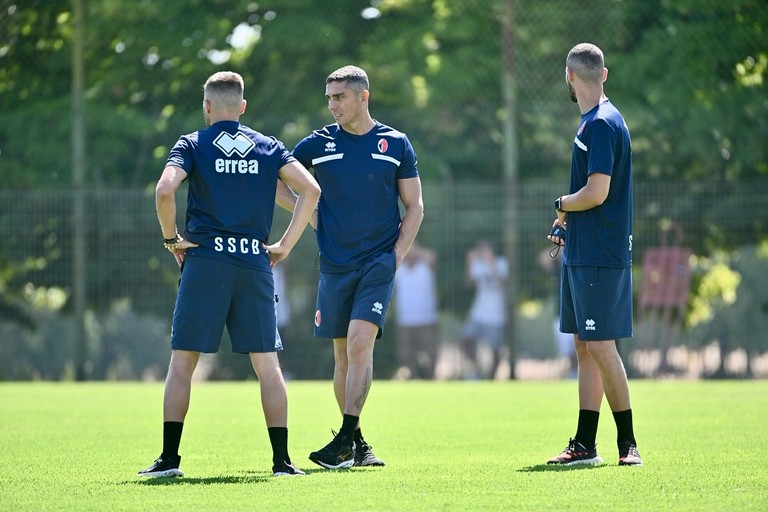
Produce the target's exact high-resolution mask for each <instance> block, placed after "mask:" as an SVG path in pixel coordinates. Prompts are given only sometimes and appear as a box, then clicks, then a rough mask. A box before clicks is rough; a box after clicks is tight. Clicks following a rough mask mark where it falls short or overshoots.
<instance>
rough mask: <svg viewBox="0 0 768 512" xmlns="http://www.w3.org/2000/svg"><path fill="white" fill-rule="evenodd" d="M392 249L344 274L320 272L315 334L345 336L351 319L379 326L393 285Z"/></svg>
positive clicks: (385, 311)
mask: <svg viewBox="0 0 768 512" xmlns="http://www.w3.org/2000/svg"><path fill="white" fill-rule="evenodd" d="M395 266H396V257H395V251H390V252H385V253H383V254H380V255H379V256H377V257H375V258H374V259H373V260H371V261H370V262H368V263H366V264H365V265H364V266H363V267H362V268H360V269H358V270H353V271H350V272H344V273H338V274H336V273H328V272H321V273H320V285H319V286H318V290H317V311H316V312H315V337H317V338H346V337H347V330H348V328H349V322H350V321H351V320H365V321H367V322H371V323H372V324H375V325H377V326H378V327H379V333H378V335H377V336H376V337H377V338H381V333H382V328H383V326H384V317H385V315H386V314H387V308H388V307H389V302H390V300H391V299H392V289H393V287H394V284H395Z"/></svg>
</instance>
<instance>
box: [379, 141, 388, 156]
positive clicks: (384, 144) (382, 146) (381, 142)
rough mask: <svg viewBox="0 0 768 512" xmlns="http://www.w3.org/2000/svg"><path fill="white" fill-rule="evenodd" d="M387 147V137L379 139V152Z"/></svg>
mask: <svg viewBox="0 0 768 512" xmlns="http://www.w3.org/2000/svg"><path fill="white" fill-rule="evenodd" d="M388 147H389V143H388V142H387V139H379V153H386V152H387V148H388Z"/></svg>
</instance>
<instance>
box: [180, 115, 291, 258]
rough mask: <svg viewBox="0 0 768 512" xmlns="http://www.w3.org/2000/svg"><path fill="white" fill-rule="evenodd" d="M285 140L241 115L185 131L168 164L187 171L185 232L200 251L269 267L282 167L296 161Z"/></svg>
mask: <svg viewBox="0 0 768 512" xmlns="http://www.w3.org/2000/svg"><path fill="white" fill-rule="evenodd" d="M294 160H295V159H294V158H293V156H291V153H290V152H289V151H288V150H287V149H286V148H285V146H284V145H283V143H282V142H280V141H279V140H277V139H275V138H274V137H268V136H266V135H263V134H261V133H259V132H257V131H255V130H252V129H251V128H248V127H247V126H244V125H242V124H240V123H239V122H237V121H219V122H218V123H215V124H213V125H212V126H209V127H208V128H204V129H202V130H198V131H196V132H193V133H190V134H187V135H183V136H181V137H180V138H179V140H178V141H177V142H176V144H175V145H174V147H173V149H172V150H171V152H170V154H169V156H168V161H167V164H166V165H167V166H170V165H172V166H176V167H180V168H182V169H183V170H184V171H185V172H186V173H187V178H186V179H187V180H188V181H189V189H188V193H187V216H186V232H185V238H187V239H188V240H189V241H191V242H194V243H196V244H199V245H200V248H199V249H194V251H195V252H196V253H199V254H201V255H206V256H211V257H215V258H219V259H223V260H225V261H229V262H230V263H238V264H241V265H244V266H248V267H253V268H257V269H261V270H264V271H269V258H268V256H267V254H266V253H265V252H264V249H263V247H262V245H261V244H262V242H268V240H269V232H270V230H271V227H272V217H273V214H274V207H275V189H276V187H277V180H278V172H279V170H280V168H281V167H283V166H284V165H286V164H288V163H289V162H292V161H294Z"/></svg>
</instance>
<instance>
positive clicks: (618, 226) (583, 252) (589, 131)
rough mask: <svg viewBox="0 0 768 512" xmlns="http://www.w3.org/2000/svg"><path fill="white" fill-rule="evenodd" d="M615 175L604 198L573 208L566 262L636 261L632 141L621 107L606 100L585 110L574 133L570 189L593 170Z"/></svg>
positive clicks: (580, 185)
mask: <svg viewBox="0 0 768 512" xmlns="http://www.w3.org/2000/svg"><path fill="white" fill-rule="evenodd" d="M594 172H598V173H602V174H607V175H609V176H610V177H611V184H610V188H609V191H608V197H607V198H606V199H605V201H604V202H603V204H601V205H599V206H596V207H594V208H591V209H589V210H585V211H581V212H568V216H567V218H566V220H567V222H568V232H567V235H566V237H567V242H566V244H565V252H564V253H563V261H564V263H565V264H566V265H584V266H597V267H615V268H622V267H628V266H630V265H632V143H631V140H630V137H629V128H627V124H626V123H625V122H624V118H623V117H622V116H621V114H620V113H619V111H618V110H617V109H616V107H614V106H613V104H611V102H610V101H607V100H606V101H604V102H603V103H600V104H599V105H597V106H595V108H593V109H592V110H590V111H589V112H587V113H585V114H583V115H582V116H581V124H580V125H579V129H578V131H577V132H576V137H575V138H574V139H573V157H572V159H571V185H570V192H569V193H570V194H574V193H576V192H577V191H579V190H580V189H581V188H583V187H584V186H585V185H586V184H587V178H588V177H589V175H590V174H592V173H594Z"/></svg>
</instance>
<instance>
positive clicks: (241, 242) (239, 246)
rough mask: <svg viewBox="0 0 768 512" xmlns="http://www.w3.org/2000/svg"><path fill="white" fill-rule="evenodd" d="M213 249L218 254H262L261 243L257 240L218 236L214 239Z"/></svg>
mask: <svg viewBox="0 0 768 512" xmlns="http://www.w3.org/2000/svg"><path fill="white" fill-rule="evenodd" d="M213 248H214V250H215V251H216V252H228V253H230V254H261V242H259V241H258V240H256V239H255V238H236V237H233V236H230V237H227V238H224V237H223V236H217V237H215V238H214V239H213Z"/></svg>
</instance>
